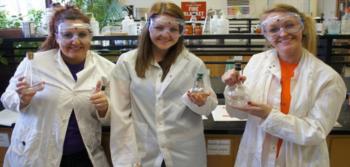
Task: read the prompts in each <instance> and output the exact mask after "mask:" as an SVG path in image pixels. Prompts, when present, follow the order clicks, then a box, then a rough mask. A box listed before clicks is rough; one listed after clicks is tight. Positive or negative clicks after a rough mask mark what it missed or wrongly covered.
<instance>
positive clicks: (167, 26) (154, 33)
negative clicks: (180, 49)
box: [149, 15, 182, 51]
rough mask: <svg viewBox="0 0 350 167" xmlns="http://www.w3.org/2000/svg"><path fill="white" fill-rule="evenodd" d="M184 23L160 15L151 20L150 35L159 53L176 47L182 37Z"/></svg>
mask: <svg viewBox="0 0 350 167" xmlns="http://www.w3.org/2000/svg"><path fill="white" fill-rule="evenodd" d="M181 26H182V23H181V21H180V20H179V19H177V18H175V17H172V16H169V15H159V16H156V17H155V18H152V19H150V25H149V34H150V38H151V41H152V43H153V47H154V49H155V50H158V51H167V50H168V49H169V48H170V47H172V46H173V45H175V44H176V43H177V41H178V40H179V38H180V36H181V29H180V27H181Z"/></svg>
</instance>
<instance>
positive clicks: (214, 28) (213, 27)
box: [210, 14, 219, 34]
mask: <svg viewBox="0 0 350 167" xmlns="http://www.w3.org/2000/svg"><path fill="white" fill-rule="evenodd" d="M218 20H219V19H218V15H216V14H214V15H213V18H212V19H211V20H210V34H218Z"/></svg>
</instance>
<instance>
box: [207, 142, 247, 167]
mask: <svg viewBox="0 0 350 167" xmlns="http://www.w3.org/2000/svg"><path fill="white" fill-rule="evenodd" d="M205 138H206V143H207V160H208V167H218V166H220V167H232V166H233V165H234V163H235V160H236V155H237V151H238V146H239V143H240V140H241V136H240V135H205Z"/></svg>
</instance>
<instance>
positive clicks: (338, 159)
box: [328, 135, 350, 167]
mask: <svg viewBox="0 0 350 167" xmlns="http://www.w3.org/2000/svg"><path fill="white" fill-rule="evenodd" d="M328 141H329V143H328V148H329V154H330V155H329V156H330V163H331V166H332V167H349V164H350V163H349V155H350V135H331V136H329V137H328Z"/></svg>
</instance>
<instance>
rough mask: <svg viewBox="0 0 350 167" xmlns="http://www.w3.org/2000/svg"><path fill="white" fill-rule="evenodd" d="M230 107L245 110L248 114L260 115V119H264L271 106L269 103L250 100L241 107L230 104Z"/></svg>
mask: <svg viewBox="0 0 350 167" xmlns="http://www.w3.org/2000/svg"><path fill="white" fill-rule="evenodd" d="M230 107H232V108H234V109H237V110H240V111H243V112H246V113H248V114H251V115H254V116H257V117H260V118H262V119H265V118H266V117H267V116H268V115H269V114H270V112H271V110H272V107H271V106H270V105H267V104H260V103H255V102H252V101H249V102H248V104H247V105H245V106H243V107H237V106H230Z"/></svg>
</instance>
